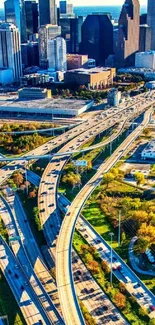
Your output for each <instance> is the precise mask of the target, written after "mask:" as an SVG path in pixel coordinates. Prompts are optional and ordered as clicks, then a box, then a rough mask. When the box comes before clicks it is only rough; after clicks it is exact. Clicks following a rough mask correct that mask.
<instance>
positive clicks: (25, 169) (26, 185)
mask: <svg viewBox="0 0 155 325" xmlns="http://www.w3.org/2000/svg"><path fill="white" fill-rule="evenodd" d="M24 167H25V180H26V195H28V183H27V170H26V162H25V166H24Z"/></svg>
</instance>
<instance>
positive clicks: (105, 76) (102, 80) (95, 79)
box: [64, 67, 116, 89]
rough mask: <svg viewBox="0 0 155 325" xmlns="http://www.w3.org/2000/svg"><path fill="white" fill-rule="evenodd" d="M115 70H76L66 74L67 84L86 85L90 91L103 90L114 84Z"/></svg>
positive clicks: (99, 68)
mask: <svg viewBox="0 0 155 325" xmlns="http://www.w3.org/2000/svg"><path fill="white" fill-rule="evenodd" d="M115 76H116V69H115V68H104V67H96V68H92V69H83V68H81V69H74V70H70V71H67V72H66V73H65V76H64V77H65V78H64V80H65V82H66V83H75V84H77V85H85V86H87V87H88V88H90V89H103V88H105V87H107V86H109V85H112V84H113V78H114V77H115Z"/></svg>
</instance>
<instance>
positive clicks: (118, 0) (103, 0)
mask: <svg viewBox="0 0 155 325" xmlns="http://www.w3.org/2000/svg"><path fill="white" fill-rule="evenodd" d="M58 2H59V1H57V3H58ZM71 2H72V3H73V5H74V6H94V5H96V6H116V5H117V6H120V5H122V4H123V3H124V0H96V1H94V0H91V1H90V0H84V1H83V0H72V1H71ZM3 3H4V1H3V0H0V8H3ZM140 4H141V5H144V6H145V5H147V0H140Z"/></svg>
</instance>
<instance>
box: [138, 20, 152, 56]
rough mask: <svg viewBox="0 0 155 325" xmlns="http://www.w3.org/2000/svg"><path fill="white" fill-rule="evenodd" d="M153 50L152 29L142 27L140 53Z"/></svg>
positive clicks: (146, 26) (145, 26)
mask: <svg viewBox="0 0 155 325" xmlns="http://www.w3.org/2000/svg"><path fill="white" fill-rule="evenodd" d="M150 49H151V28H150V27H149V26H148V25H140V35H139V52H145V51H148V50H150Z"/></svg>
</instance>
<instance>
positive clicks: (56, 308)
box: [0, 92, 155, 325]
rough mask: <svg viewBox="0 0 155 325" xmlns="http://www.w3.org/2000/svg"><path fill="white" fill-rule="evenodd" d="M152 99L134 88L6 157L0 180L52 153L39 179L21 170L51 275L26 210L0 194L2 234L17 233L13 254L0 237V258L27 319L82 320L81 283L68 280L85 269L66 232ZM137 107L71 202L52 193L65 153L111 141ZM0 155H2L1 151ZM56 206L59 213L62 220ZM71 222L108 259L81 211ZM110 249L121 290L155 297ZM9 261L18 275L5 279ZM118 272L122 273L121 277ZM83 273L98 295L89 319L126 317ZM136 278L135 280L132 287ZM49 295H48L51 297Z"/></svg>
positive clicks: (74, 324) (146, 301) (153, 301)
mask: <svg viewBox="0 0 155 325" xmlns="http://www.w3.org/2000/svg"><path fill="white" fill-rule="evenodd" d="M154 103H155V93H154V92H152V93H151V94H150V95H149V96H148V94H145V95H138V96H137V97H136V98H135V99H134V101H132V102H131V103H128V104H125V103H124V104H122V106H121V107H120V108H119V110H114V109H113V110H112V109H109V110H107V111H105V112H106V113H102V114H100V113H99V114H97V115H96V117H95V119H94V117H91V118H89V119H88V120H87V121H85V122H84V123H83V124H81V125H78V126H76V127H74V128H73V129H71V130H69V131H67V132H65V133H63V134H62V135H61V136H57V137H56V138H54V139H52V140H50V141H49V142H48V143H46V144H44V145H42V146H40V147H39V148H36V149H34V150H33V151H32V152H29V153H27V154H26V155H23V156H22V157H20V158H19V159H18V160H17V161H16V159H11V160H13V161H11V162H10V163H9V164H7V165H6V166H4V167H3V169H1V170H0V184H2V183H3V182H4V181H5V180H7V178H9V177H10V176H11V175H12V172H13V171H14V170H15V169H16V168H21V169H23V168H25V167H26V165H25V161H26V160H33V161H35V160H37V159H39V158H40V157H49V159H51V158H52V159H51V160H50V161H49V164H48V165H47V167H46V169H45V171H44V173H43V176H42V178H41V180H39V178H38V177H37V176H36V175H35V174H33V173H31V172H30V171H28V172H27V177H28V179H29V180H30V181H31V182H32V183H34V184H35V185H39V181H40V185H39V192H38V206H39V211H40V220H41V224H42V226H43V230H44V236H45V239H46V241H47V244H48V248H49V251H50V253H51V256H52V257H53V260H54V262H55V265H56V282H55V281H54V280H53V278H52V277H51V275H50V273H49V271H48V269H47V267H46V265H45V261H44V258H43V257H42V254H41V253H40V250H39V248H38V247H37V244H36V242H35V239H34V238H33V235H32V232H31V229H30V228H29V225H28V222H27V221H25V220H26V216H25V213H24V210H23V208H22V205H21V202H20V200H19V198H18V196H17V195H15V197H12V200H13V201H12V202H5V200H4V199H3V198H0V209H1V212H2V217H3V218H4V223H5V225H6V227H7V229H8V233H9V236H14V237H19V238H20V240H16V241H15V242H14V243H13V244H12V245H11V247H12V250H13V252H14V255H13V254H12V252H11V250H10V248H9V247H8V246H7V244H6V243H5V242H4V240H3V239H2V238H1V242H0V248H1V255H0V264H1V268H2V271H3V273H4V275H5V277H6V279H7V281H8V283H9V285H10V287H11V289H12V291H13V293H14V296H15V298H16V300H17V302H18V304H19V306H20V308H21V310H22V312H23V315H24V317H25V319H26V321H27V323H28V324H68V325H78V324H79V325H80V324H81V325H83V324H85V320H84V318H83V315H82V313H81V309H80V307H79V303H78V299H77V295H78V297H79V298H80V297H81V291H82V290H83V289H81V285H82V281H81V282H79V281H77V280H76V278H77V275H76V274H77V271H79V270H81V271H80V272H81V273H80V276H81V277H82V274H85V273H86V274H87V269H86V267H84V266H83V263H82V262H81V261H80V260H79V258H78V256H75V253H74V252H73V251H72V236H73V232H74V228H75V225H76V221H77V219H78V217H79V218H80V212H81V209H82V207H83V205H84V203H85V202H86V200H87V199H88V197H89V196H90V194H91V193H92V192H93V190H94V189H95V188H96V186H98V185H99V184H100V182H101V180H102V177H103V174H104V173H106V172H108V170H109V169H110V168H112V167H113V166H114V165H115V164H116V162H117V161H118V160H119V159H120V158H121V157H122V156H123V155H124V154H125V152H126V150H127V149H128V147H129V146H130V144H131V143H132V142H133V141H134V140H135V139H136V138H137V136H138V135H139V134H141V132H142V131H143V129H144V128H145V127H146V126H147V125H148V123H149V121H150V117H151V114H152V105H153V104H154ZM133 105H134V109H133ZM142 113H144V118H143V121H142V123H141V124H140V125H139V126H138V127H137V128H136V129H135V130H134V131H133V132H132V133H131V134H129V136H128V137H127V138H126V139H125V140H124V141H123V142H122V143H121V144H120V146H119V148H117V149H116V150H115V151H114V153H113V154H112V155H111V156H110V158H109V159H107V160H106V161H105V162H103V164H101V166H100V167H99V168H98V170H97V172H96V174H95V175H94V176H93V178H92V179H91V180H90V181H89V182H88V183H87V184H86V185H85V186H84V187H83V188H82V189H81V191H80V192H79V193H78V195H77V196H76V198H75V199H74V201H73V202H72V204H71V205H70V203H69V202H67V203H66V202H64V203H62V202H63V200H65V198H64V197H62V196H59V195H58V191H57V189H58V183H59V177H60V175H61V171H62V170H63V168H64V166H65V164H66V163H67V161H68V160H69V159H70V157H71V155H72V154H73V153H75V152H82V151H83V152H84V151H87V150H93V149H95V148H96V147H97V146H98V147H100V146H105V145H107V144H108V143H111V142H112V141H114V140H115V139H116V138H117V137H118V136H119V134H120V133H122V131H123V129H124V127H125V125H126V122H127V121H130V120H132V119H133V118H134V117H135V116H138V115H140V114H142ZM115 125H117V129H116V131H115V133H114V134H113V135H111V136H110V137H109V138H107V139H106V140H105V141H104V142H103V143H100V144H98V145H95V146H92V147H90V148H86V149H81V148H80V147H81V146H83V145H84V144H85V143H87V142H88V141H89V140H90V139H91V138H93V137H94V136H96V135H98V134H100V133H102V132H104V131H106V130H108V129H111V128H112V127H114V126H115ZM65 143H66V144H65ZM64 144H65V145H64ZM60 147H61V149H60V150H59V152H58V153H53V152H52V151H53V150H55V149H59V148H60ZM49 153H50V154H49ZM0 160H7V159H6V158H5V157H2V158H0ZM58 206H59V207H60V208H61V209H62V210H63V212H64V213H65V217H64V220H63V223H62V224H61V218H60V214H59V207H58ZM10 225H11V226H10ZM81 225H82V226H81ZM76 227H77V228H78V230H79V231H80V229H81V227H83V229H85V232H86V233H87V236H88V237H87V241H88V243H89V244H90V245H91V244H94V245H96V247H97V249H98V251H99V252H100V254H101V257H102V258H103V259H104V260H107V262H108V263H110V260H109V259H110V257H109V252H110V247H109V246H108V245H107V244H106V242H105V241H104V240H103V238H100V236H99V235H98V234H97V233H96V232H95V231H94V229H93V228H92V227H91V225H89V224H88V223H86V221H85V220H84V219H78V222H77V226H76ZM10 231H11V234H10ZM12 231H13V234H12ZM81 234H82V235H83V231H81ZM72 256H73V259H72ZM113 256H114V258H115V259H116V260H115V261H113V264H114V265H113V272H114V274H115V275H116V277H117V278H118V279H119V280H121V281H123V282H124V283H125V284H126V286H127V289H128V291H129V292H130V293H131V294H132V295H134V296H136V295H137V297H138V294H139V292H140V293H141V294H140V297H139V303H140V305H141V306H147V305H155V297H154V295H153V294H152V293H151V292H150V291H149V290H148V289H147V288H146V287H145V286H144V285H143V284H142V282H141V281H140V280H139V278H137V277H136V275H135V274H134V272H133V271H132V270H131V269H130V268H129V267H127V266H126V264H125V263H124V262H123V261H122V260H121V259H120V257H119V256H117V254H116V253H115V252H113ZM117 263H120V264H119V265H120V266H121V268H120V270H119V271H118V269H117V267H116V269H114V267H115V265H116V264H117ZM10 265H17V266H18V270H17V272H16V273H17V276H18V278H16V277H15V276H14V277H13V279H12V273H13V272H12V270H11V273H9V272H8V267H9V270H10ZM23 265H26V266H27V269H28V270H27V271H24V270H23ZM18 272H19V274H18ZM25 273H26V274H25ZM73 275H74V279H73ZM24 277H25V278H24ZM126 277H127V278H128V282H127V279H126ZM87 278H88V282H91V288H92V290H99V292H100V297H101V299H100V300H98V302H97V301H96V302H95V304H96V309H95V310H96V311H95V314H94V315H95V317H96V318H95V319H96V320H97V324H104V323H105V324H113V323H116V325H121V324H128V322H127V321H126V320H125V319H124V318H123V317H122V315H120V313H119V311H117V310H115V307H114V306H113V305H112V303H111V302H110V301H109V300H108V298H107V297H106V298H103V297H102V295H104V293H103V292H102V290H101V289H100V288H99V287H98V285H97V284H96V282H95V280H94V279H93V278H92V276H91V275H90V274H87ZM17 279H19V280H20V284H19V289H20V290H19V292H21V290H22V291H23V292H22V293H21V296H19V292H18V295H17V292H16V290H15V282H16V281H15V280H17ZM45 279H46V281H45ZM17 282H18V281H17ZM27 282H28V285H23V283H27ZM21 283H22V284H21ZM34 283H35V286H34V285H33V284H34ZM49 283H50V288H49V285H47V284H49ZM137 283H138V288H134V286H136V284H137ZM96 286H97V287H96ZM88 287H89V283H88ZM21 288H22V289H21ZM75 289H76V291H75ZM135 289H136V290H135ZM31 292H32V293H31ZM52 292H53V293H52ZM55 293H56V294H55ZM83 293H84V291H83ZM26 295H29V296H31V298H25V297H27V296H26ZM23 296H24V299H29V300H28V301H29V303H28V306H26V308H25V307H24V308H22V305H21V302H22V298H23ZM55 296H56V298H55ZM89 296H90V294H89V293H88V294H87V299H88V297H89ZM55 299H56V303H54V301H55ZM80 299H81V298H80ZM92 299H93V298H92ZM105 299H106V301H107V303H106V304H104V303H103V301H104V300H105ZM30 305H31V306H30ZM107 305H108V307H107ZM104 306H105V307H104ZM32 307H33V308H32ZM35 308H36V309H37V312H36V315H37V313H38V318H37V316H36V319H35V320H34V314H33V313H34V310H35ZM87 308H88V310H89V309H90V310H91V313H92V314H93V313H94V311H93V310H94V309H93V308H92V303H91V299H88V303H87ZM106 308H107V309H106ZM98 310H101V311H102V313H100V316H101V317H97V312H98ZM106 310H108V313H107V316H105V319H104V317H103V315H102V314H103V313H104V314H106V312H105V311H106ZM110 310H113V312H112V314H114V315H115V317H114V319H113V317H112V314H110ZM27 313H29V314H30V315H31V316H32V317H30V318H29V320H28V319H27ZM110 315H111V316H110ZM106 317H107V318H106Z"/></svg>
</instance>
